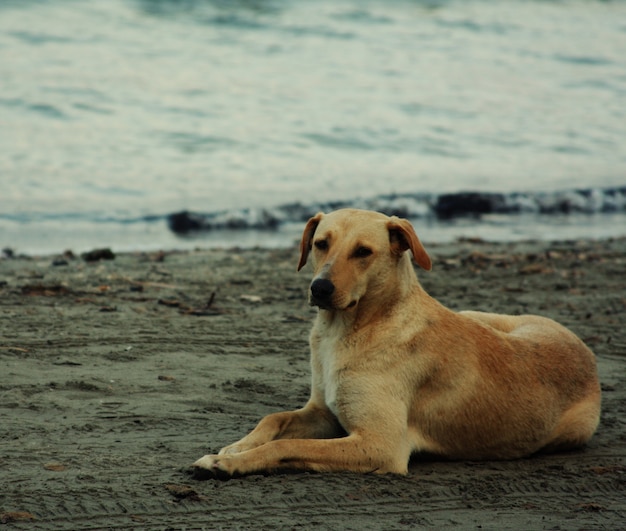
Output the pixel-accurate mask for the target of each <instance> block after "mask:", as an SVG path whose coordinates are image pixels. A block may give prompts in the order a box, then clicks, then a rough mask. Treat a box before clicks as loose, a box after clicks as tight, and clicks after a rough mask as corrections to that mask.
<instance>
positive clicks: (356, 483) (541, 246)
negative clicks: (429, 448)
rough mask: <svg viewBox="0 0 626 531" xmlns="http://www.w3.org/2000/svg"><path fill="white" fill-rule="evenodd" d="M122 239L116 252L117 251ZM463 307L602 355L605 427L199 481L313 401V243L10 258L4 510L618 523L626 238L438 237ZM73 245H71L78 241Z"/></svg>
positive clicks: (78, 520)
mask: <svg viewBox="0 0 626 531" xmlns="http://www.w3.org/2000/svg"><path fill="white" fill-rule="evenodd" d="M113 251H115V249H113ZM427 251H428V252H429V254H430V255H431V257H432V258H433V262H434V265H433V271H432V272H429V273H426V272H420V271H418V276H419V278H420V281H421V283H422V285H423V286H424V288H425V289H426V290H427V291H428V292H429V293H430V294H431V295H433V296H434V297H436V298H437V299H438V300H440V301H441V302H442V303H444V304H446V305H447V306H448V307H450V308H452V309H454V310H461V309H475V310H489V311H497V312H501V313H522V312H523V313H537V314H540V315H546V316H548V317H552V318H554V319H556V320H557V321H559V322H561V323H562V324H564V325H565V326H567V327H569V328H570V329H572V330H573V331H574V332H575V333H577V334H578V335H579V336H580V337H581V338H582V339H583V340H584V341H585V342H586V343H587V344H588V345H589V346H590V347H591V349H592V350H593V351H594V352H595V353H596V357H597V360H598V367H599V372H600V379H601V383H602V389H603V413H602V419H601V424H600V427H599V429H598V432H597V433H596V435H595V436H594V438H593V439H592V440H591V442H590V443H589V444H588V445H587V446H586V447H585V448H583V449H581V450H577V451H574V452H566V453H557V454H548V455H541V456H536V457H532V458H529V459H522V460H517V461H498V462H492V461H488V462H464V461H463V462H447V461H443V460H438V459H432V458H428V459H426V458H423V457H416V458H415V459H414V460H413V461H412V463H411V466H410V472H409V475H408V476H406V477H398V476H372V475H355V474H306V473H303V474H276V475H271V476H260V475H254V476H249V477H244V478H239V479H233V480H230V481H226V482H222V481H218V480H206V481H199V480H196V479H194V478H193V477H192V476H191V475H190V474H189V468H188V467H189V465H190V464H191V463H192V462H193V461H194V460H195V459H197V458H198V457H200V456H202V455H204V454H205V453H207V452H208V451H215V450H218V449H219V448H220V447H221V446H223V445H225V444H228V443H230V442H233V441H234V440H236V439H238V438H240V437H241V436H242V435H243V434H245V433H246V432H248V431H249V430H250V429H251V428H252V427H253V426H254V425H255V424H256V422H258V420H260V418H261V417H262V416H263V415H265V414H267V413H270V412H272V411H279V410H282V409H293V408H296V407H300V406H302V405H303V404H304V402H305V401H306V400H307V398H308V389H309V378H310V373H309V367H308V356H309V353H308V333H309V330H310V326H311V321H312V319H313V316H314V310H313V309H311V308H310V307H309V306H308V305H307V303H306V291H307V286H308V282H309V278H310V270H309V269H308V268H306V269H305V270H303V272H301V273H300V274H298V273H296V271H295V269H296V263H297V251H296V249H295V247H294V246H291V247H289V248H281V249H237V248H232V249H198V250H180V251H167V252H158V251H157V252H127V253H116V256H115V258H114V259H112V260H100V261H94V262H85V261H84V260H83V259H82V258H80V257H74V258H72V257H67V259H66V262H67V263H66V264H58V265H52V264H53V260H54V259H55V257H56V256H57V255H54V254H51V255H44V256H39V257H24V258H22V257H19V256H18V257H15V258H4V259H0V315H2V319H0V359H1V360H2V364H3V366H4V370H3V375H1V376H0V420H1V422H0V425H1V426H2V427H0V441H2V448H3V452H2V454H1V456H0V484H2V485H5V488H4V492H3V493H2V497H1V498H0V500H1V502H0V519H2V521H3V522H11V523H12V526H13V528H16V529H21V528H25V529H26V528H28V529H50V530H52V529H57V530H62V529H77V528H80V529H102V528H107V529H128V528H140V529H153V528H163V527H167V526H169V527H171V528H176V529H178V528H215V527H220V528H224V529H283V528H294V527H311V526H315V527H316V528H319V529H338V528H342V529H358V530H362V529H380V528H383V527H384V528H385V529H412V528H423V527H427V528H458V527H476V526H479V525H481V526H482V527H483V528H498V529H519V528H543V527H545V528H553V527H556V526H560V527H561V528H568V529H569V528H581V527H585V528H593V527H608V528H611V527H616V526H619V525H621V523H622V522H623V521H624V518H626V501H625V500H626V497H624V492H626V460H625V459H626V419H625V418H624V416H623V414H622V413H623V411H625V408H626V330H625V329H624V328H623V323H624V322H625V320H626V275H625V272H626V238H617V239H609V240H602V241H597V240H581V241H564V242H563V241H562V242H541V241H525V242H508V243H487V242H481V241H479V240H476V239H471V238H469V239H465V240H463V241H458V242H455V243H446V244H438V245H432V244H431V245H427ZM61 252H62V251H61Z"/></svg>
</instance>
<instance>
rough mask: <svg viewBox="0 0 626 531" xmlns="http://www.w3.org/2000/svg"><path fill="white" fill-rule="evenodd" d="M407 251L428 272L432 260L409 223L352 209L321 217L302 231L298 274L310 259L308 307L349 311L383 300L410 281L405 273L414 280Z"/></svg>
mask: <svg viewBox="0 0 626 531" xmlns="http://www.w3.org/2000/svg"><path fill="white" fill-rule="evenodd" d="M409 249H410V250H411V252H412V254H413V259H414V260H415V262H416V263H417V264H418V265H420V266H421V267H423V268H424V269H426V270H430V268H431V261H430V257H429V256H428V254H427V253H426V251H425V250H424V247H423V246H422V244H421V242H420V241H419V238H418V237H417V235H416V234H415V230H414V229H413V227H412V226H411V224H410V223H409V222H408V221H407V220H405V219H400V218H397V217H395V216H393V217H388V216H385V215H384V214H380V213H378V212H370V211H366V210H356V209H343V210H337V211H335V212H331V213H330V214H322V213H319V214H317V215H315V216H313V217H312V218H311V219H309V221H308V222H307V224H306V227H305V228H304V232H303V234H302V241H301V243H300V262H299V263H298V271H299V270H300V269H302V267H303V266H304V265H305V264H306V262H307V260H308V257H309V254H311V255H312V258H313V260H312V261H313V268H314V271H315V274H314V277H313V281H312V282H311V289H310V293H309V300H310V303H311V305H313V306H319V307H320V308H321V309H325V310H334V311H337V310H338V311H343V310H346V311H348V310H351V309H353V308H355V307H356V306H357V305H358V304H359V302H361V301H362V300H364V299H366V298H368V299H371V300H374V301H384V300H385V299H386V298H387V296H391V295H393V293H396V292H397V290H398V287H399V284H401V283H402V282H405V283H406V282H408V279H407V278H406V275H407V274H410V275H412V277H413V278H414V277H415V275H414V273H413V270H412V267H411V265H410V260H409V258H408V256H407V255H406V251H407V250H409ZM409 269H410V273H409V272H408V271H409Z"/></svg>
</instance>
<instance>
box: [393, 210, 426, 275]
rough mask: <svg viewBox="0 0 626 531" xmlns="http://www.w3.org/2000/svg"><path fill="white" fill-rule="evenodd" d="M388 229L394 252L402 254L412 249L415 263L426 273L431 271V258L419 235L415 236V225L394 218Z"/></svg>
mask: <svg viewBox="0 0 626 531" xmlns="http://www.w3.org/2000/svg"><path fill="white" fill-rule="evenodd" d="M387 229H388V230H389V243H390V244H391V249H392V250H393V251H394V252H396V253H398V254H401V253H403V252H405V251H406V250H408V249H411V252H412V253H413V260H415V263H416V264H417V265H419V266H421V267H422V268H423V269H425V270H426V271H430V270H431V268H432V262H431V261H430V256H428V253H427V252H426V250H425V249H424V246H423V245H422V242H420V240H419V238H418V237H417V234H415V229H413V225H411V224H410V223H409V222H408V221H407V220H406V219H400V218H398V217H396V216H393V217H392V218H391V219H390V220H389V221H388V222H387Z"/></svg>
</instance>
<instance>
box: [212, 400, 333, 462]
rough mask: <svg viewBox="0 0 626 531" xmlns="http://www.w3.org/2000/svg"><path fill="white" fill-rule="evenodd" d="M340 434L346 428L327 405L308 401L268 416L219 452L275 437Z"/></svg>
mask: <svg viewBox="0 0 626 531" xmlns="http://www.w3.org/2000/svg"><path fill="white" fill-rule="evenodd" d="M341 435H345V432H344V431H343V428H342V427H341V425H340V424H339V422H338V421H337V419H336V418H335V416H334V415H333V414H332V413H331V412H330V411H329V410H328V408H326V407H325V406H321V407H320V406H317V405H314V404H313V403H311V402H309V403H308V404H307V405H306V406H305V407H304V408H302V409H298V410H296V411H284V412H281V413H272V414H271V415H268V416H266V417H265V418H263V419H262V420H261V422H259V424H258V425H257V427H256V428H254V430H252V431H251V432H250V433H249V434H248V435H246V436H245V437H244V438H243V439H241V440H239V441H237V442H236V443H233V444H230V445H228V446H226V447H224V448H222V449H221V450H220V452H219V455H224V454H236V453H240V452H245V451H246V450H251V449H252V448H256V447H258V446H261V445H263V444H265V443H268V442H270V441H273V440H276V439H328V438H332V437H339V436H341Z"/></svg>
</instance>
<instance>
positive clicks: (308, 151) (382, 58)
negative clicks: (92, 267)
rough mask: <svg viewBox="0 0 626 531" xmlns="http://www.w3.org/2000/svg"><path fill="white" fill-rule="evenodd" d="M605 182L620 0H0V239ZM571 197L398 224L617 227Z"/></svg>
mask: <svg viewBox="0 0 626 531" xmlns="http://www.w3.org/2000/svg"><path fill="white" fill-rule="evenodd" d="M625 186H626V2H623V1H593V0H585V1H574V0H564V1H530V0H526V1H524V0H505V1H502V2H492V1H487V0H484V1H482V0H463V1H461V0H459V1H452V0H450V1H444V0H439V1H437V0H422V1H420V0H412V1H411V0H388V1H384V0H332V1H331V0H317V1H314V0H303V1H296V0H247V1H244V0H238V1H237V0H232V1H227V0H81V1H78V0H13V1H10V0H0V246H2V247H11V248H13V249H15V250H16V251H18V252H27V253H41V252H60V251H63V250H64V249H67V248H71V249H74V250H75V251H80V250H84V249H87V248H90V247H97V246H111V247H113V248H115V249H118V250H129V249H158V248H177V247H188V246H211V245H242V246H249V245H290V244H291V243H292V241H293V238H294V237H297V233H298V231H299V230H301V219H300V217H302V216H300V215H297V216H295V217H294V218H292V219H287V220H286V223H285V224H281V225H280V227H278V228H275V229H273V230H269V229H268V230H257V228H255V227H254V226H245V225H238V227H239V228H237V229H233V228H232V227H231V228H230V229H229V230H222V229H220V230H212V231H208V236H206V235H205V236H204V237H199V236H198V234H195V235H191V236H190V235H187V236H186V237H184V238H181V237H180V236H177V235H175V234H174V233H173V232H172V231H170V230H169V228H168V225H167V216H168V214H171V213H173V212H179V211H183V210H186V211H191V212H198V213H207V214H211V215H212V214H216V213H217V214H220V213H229V212H235V213H236V212H242V211H244V212H248V211H250V210H252V211H254V212H259V211H265V209H270V210H271V209H273V208H275V207H277V206H281V205H293V204H299V205H302V206H303V211H305V212H306V211H309V210H311V209H314V208H315V207H316V205H318V204H320V205H323V206H327V205H330V206H332V205H333V204H335V203H341V204H347V205H357V206H358V205H362V204H364V203H367V204H372V201H374V203H375V202H376V200H377V199H376V198H380V197H400V198H402V197H405V196H407V195H409V196H411V197H413V196H415V195H417V196H420V197H421V196H429V197H438V196H440V195H441V194H445V193H452V192H459V191H482V192H489V193H504V194H512V193H517V192H519V193H522V194H529V195H530V196H532V197H536V196H537V194H539V195H542V194H551V193H557V194H559V193H561V192H567V191H569V190H576V189H584V190H607V189H609V190H612V189H615V188H618V189H623V188H624V187H625ZM368 201H369V203H368ZM582 210H583V212H580V213H574V214H572V213H569V214H567V213H563V212H560V213H558V214H557V215H553V214H550V215H546V214H545V213H544V214H541V213H539V214H536V213H535V214H533V212H526V213H523V214H522V215H509V214H506V215H500V214H498V213H497V212H496V213H493V214H489V215H480V216H472V217H471V218H464V219H460V220H458V219H455V220H447V221H442V220H438V219H436V218H433V217H432V216H428V215H425V216H422V217H420V216H419V215H416V218H417V221H416V223H417V224H418V225H419V229H420V234H421V235H422V238H423V239H424V240H425V241H437V240H444V239H448V240H449V239H454V238H456V237H459V236H472V237H482V238H485V239H501V240H502V239H504V240H507V239H520V238H546V237H553V238H578V237H607V236H621V235H626V222H625V221H624V219H625V218H624V208H622V207H621V206H619V205H618V207H617V208H615V209H609V210H610V212H609V213H606V210H607V209H599V211H597V212H594V211H593V209H586V210H587V211H585V209H582ZM233 226H235V225H233ZM226 228H227V229H228V227H226Z"/></svg>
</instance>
